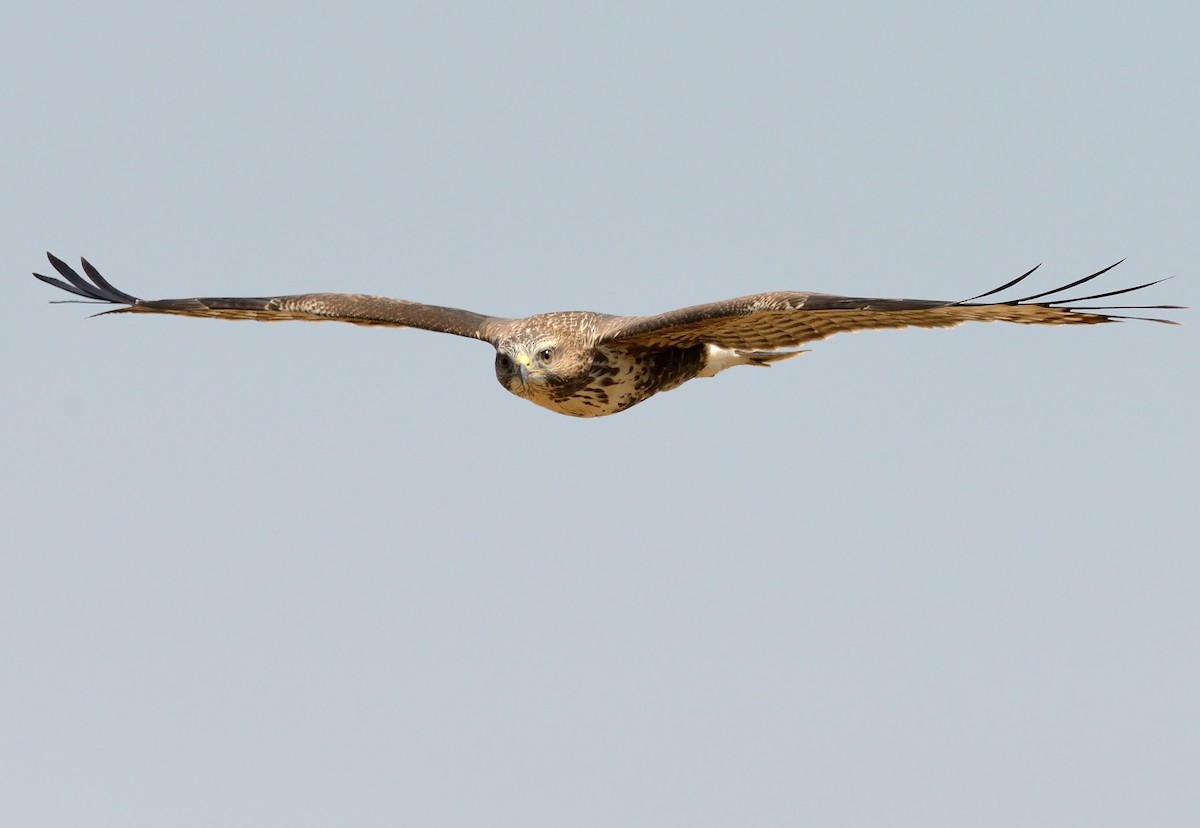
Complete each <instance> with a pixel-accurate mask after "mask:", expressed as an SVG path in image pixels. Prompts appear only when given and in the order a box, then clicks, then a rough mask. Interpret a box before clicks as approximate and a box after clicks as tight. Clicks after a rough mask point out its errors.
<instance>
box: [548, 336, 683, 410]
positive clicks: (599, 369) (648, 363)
mask: <svg viewBox="0 0 1200 828" xmlns="http://www.w3.org/2000/svg"><path fill="white" fill-rule="evenodd" d="M704 359H705V348H704V346H703V345H696V346H693V347H690V348H654V349H647V348H631V347H624V348H622V347H613V346H602V347H598V348H596V349H595V350H594V351H593V356H592V369H591V371H590V372H589V373H588V374H587V376H586V377H584V378H583V379H582V380H581V381H579V382H574V383H570V384H569V385H562V386H558V387H556V388H554V389H553V393H552V394H551V396H550V398H549V399H548V400H547V401H546V402H545V403H543V405H545V406H546V407H547V408H551V409H553V410H554V411H558V412H559V413H562V414H570V415H572V416H575V417H603V416H605V415H606V414H616V413H617V412H618V411H624V410H625V409H626V408H629V407H630V406H633V405H637V404H638V403H640V402H641V401H642V400H645V399H649V398H650V397H652V396H654V395H655V394H657V393H658V392H659V391H669V390H670V389H672V388H676V387H678V386H679V385H682V384H683V383H685V382H687V381H688V380H690V379H692V378H693V377H695V376H696V375H697V374H699V373H700V370H701V369H702V368H703V367H704Z"/></svg>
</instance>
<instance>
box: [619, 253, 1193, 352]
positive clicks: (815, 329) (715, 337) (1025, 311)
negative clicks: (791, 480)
mask: <svg viewBox="0 0 1200 828" xmlns="http://www.w3.org/2000/svg"><path fill="white" fill-rule="evenodd" d="M1117 264H1120V262H1117V263H1116V264H1112V265H1109V266H1108V267H1106V268H1104V269H1103V270H1099V271H1097V272H1095V273H1092V274H1091V275H1089V276H1085V277H1084V278H1082V279H1079V280H1076V281H1074V282H1072V283H1071V284H1069V285H1064V286H1062V287H1059V288H1055V289H1054V290H1048V291H1044V292H1042V293H1038V294H1034V295H1032V296H1026V297H1023V298H1021V299H1014V300H1010V301H1005V302H995V303H991V302H975V300H976V299H983V298H985V297H988V296H992V295H994V294H997V293H1000V292H1001V291H1004V290H1007V289H1008V288H1011V287H1014V286H1015V285H1017V284H1018V283H1020V282H1021V281H1022V280H1024V279H1025V278H1027V277H1028V276H1029V275H1030V274H1032V273H1033V272H1034V270H1037V268H1036V267H1035V268H1033V269H1032V270H1029V271H1027V272H1026V273H1023V274H1022V275H1021V276H1018V277H1017V278H1016V279H1013V280H1012V281H1011V282H1008V283H1007V284H1004V285H1001V286H1000V287H998V288H996V289H995V290H990V291H988V292H987V293H982V294H980V295H978V296H974V297H972V298H971V299H967V300H963V301H959V302H943V301H937V300H928V299H870V298H856V297H850V296H835V295H832V294H826V293H796V292H787V291H781V292H775V293H759V294H755V295H753V296H743V297H741V298H738V299H727V300H725V301H723V302H714V303H712V304H708V305H696V306H694V307H690V308H681V309H679V310H674V311H669V312H667V313H664V314H660V315H658V316H619V317H613V318H612V319H610V320H608V322H607V323H606V325H605V326H604V328H603V329H602V330H601V337H600V341H601V342H602V343H609V344H617V343H623V344H627V345H636V346H640V347H662V346H675V347H687V346H691V345H699V344H713V345H718V346H720V347H723V348H739V349H751V350H772V349H775V348H792V347H796V346H798V345H802V344H804V343H806V342H814V341H816V340H819V339H825V338H826V337H829V336H833V335H834V334H837V333H845V332H848V331H861V330H870V329H877V328H907V327H917V328H949V327H953V326H955V325H959V324H962V323H963V322H1016V323H1019V324H1026V325H1095V324H1098V323H1103V322H1113V321H1118V320H1121V319H1145V320H1146V321H1151V322H1163V323H1166V324H1169V325H1175V324H1178V323H1176V322H1173V321H1171V320H1168V319H1150V318H1147V317H1142V316H1123V315H1116V314H1110V313H1105V312H1104V311H1114V310H1144V309H1173V308H1178V307H1179V306H1178V305H1122V306H1082V305H1079V304H1077V303H1079V302H1084V301H1088V300H1092V299H1101V298H1104V297H1107V296H1118V295H1120V294H1123V293H1130V292H1133V291H1136V290H1141V289H1142V288H1147V287H1150V286H1151V285H1156V284H1158V283H1159V282H1161V281H1164V280H1162V279H1159V280H1157V281H1153V282H1147V283H1146V284H1142V285H1136V286H1134V287H1129V288H1123V289H1120V290H1112V291H1108V292H1105V293H1096V294H1092V295H1090V296H1082V297H1076V298H1073V299H1049V298H1047V297H1051V296H1053V295H1055V294H1060V293H1062V292H1063V291H1066V290H1070V289H1071V288H1074V287H1078V286H1079V285H1082V284H1084V283H1085V282H1089V281H1091V280H1092V279H1095V278H1096V277H1097V276H1100V275H1101V274H1103V273H1107V272H1108V271H1109V270H1111V269H1112V268H1114V267H1116V265H1117ZM1036 299H1042V300H1043V301H1041V302H1035V301H1033V300H1036ZM1096 311H1099V312H1098V313H1097V312H1096Z"/></svg>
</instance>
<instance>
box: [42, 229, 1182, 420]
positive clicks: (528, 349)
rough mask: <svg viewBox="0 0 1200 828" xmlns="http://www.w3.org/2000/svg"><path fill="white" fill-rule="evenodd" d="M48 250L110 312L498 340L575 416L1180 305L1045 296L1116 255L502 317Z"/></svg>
mask: <svg viewBox="0 0 1200 828" xmlns="http://www.w3.org/2000/svg"><path fill="white" fill-rule="evenodd" d="M46 255H47V257H48V258H49V259H50V264H52V265H53V266H54V269H55V270H57V271H58V273H59V274H60V275H61V276H62V277H63V278H62V279H56V278H53V277H51V276H43V275H41V274H40V273H35V274H34V276H36V277H37V278H38V279H41V280H42V281H43V282H46V283H48V284H51V285H54V286H55V287H57V288H61V289H62V290H65V291H67V292H68V293H73V294H75V295H76V296H80V297H83V299H85V300H93V301H96V302H102V303H107V304H113V305H125V306H126V307H122V308H117V309H115V310H112V311H107V312H106V313H170V314H177V315H180V316H209V317H215V318H217V319H255V320H259V321H264V322H272V321H279V320H287V319H298V320H305V321H319V320H332V321H336V322H351V323H354V324H356V325H383V326H387V327H393V328H421V329H423V330H427V331H436V332H438V333H448V334H454V335H456V336H466V337H471V338H473V339H479V340H482V341H484V342H487V343H489V344H490V345H491V346H492V347H493V348H495V349H496V362H495V365H496V379H497V380H499V381H500V384H501V385H503V386H504V387H505V388H506V389H508V390H509V391H511V392H512V393H513V394H516V395H517V396H518V397H522V398H524V399H526V400H529V401H530V402H532V403H536V404H538V405H540V406H542V407H544V408H548V409H550V410H551V411H555V412H558V413H559V414H569V415H571V416H574V417H602V416H605V415H608V414H616V413H617V412H619V411H624V410H625V409H627V408H629V407H631V406H634V405H637V404H638V403H639V402H642V401H643V400H645V399H648V398H650V397H652V396H654V395H655V394H657V393H658V392H660V391H669V390H671V389H672V388H677V387H679V386H680V385H682V384H683V383H685V382H687V381H688V380H690V379H694V378H696V377H711V376H715V375H716V374H718V373H719V372H721V371H724V370H725V369H726V368H731V367H733V366H735V365H762V366H768V365H770V364H771V363H774V362H778V361H780V360H784V359H791V358H792V357H794V356H797V355H798V354H801V353H804V351H803V350H798V347H799V346H800V345H804V344H806V343H809V342H816V341H817V340H820V339H825V338H826V337H829V336H832V335H834V334H836V333H843V332H847V331H862V330H869V329H873V328H907V327H916V328H949V327H953V326H955V325H959V324H961V323H963V322H1016V323H1019V324H1023V325H1095V324H1098V323H1102V322H1113V321H1118V320H1122V319H1141V320H1145V321H1150V322H1164V323H1166V324H1171V325H1174V324H1178V323H1176V322H1173V321H1171V320H1167V319H1150V318H1147V317H1144V316H1122V315H1116V314H1112V313H1105V312H1104V311H1118V310H1145V309H1150V308H1156V309H1175V308H1179V307H1180V306H1178V305H1105V306H1081V305H1079V304H1077V303H1078V302H1083V301H1087V300H1091V299H1100V298H1104V297H1108V296H1118V295H1121V294H1124V293H1131V292H1133V291H1136V290H1141V289H1143V288H1147V287H1150V286H1151V285H1155V284H1158V282H1161V281H1163V280H1162V279H1159V280H1157V281H1154V282H1147V283H1146V284H1142V285H1136V286H1134V287H1127V288H1122V289H1118V290H1110V291H1107V292H1104V293H1094V294H1092V295H1090V296H1081V297H1076V298H1074V299H1053V298H1050V297H1052V296H1055V295H1058V294H1061V293H1062V292H1063V291H1066V290H1070V289H1071V288H1075V287H1078V286H1079V285H1082V284H1084V283H1085V282H1089V281H1091V280H1092V279H1095V278H1096V277H1098V276H1100V275H1101V274H1104V273H1107V272H1108V271H1109V270H1111V269H1112V268H1114V267H1116V264H1120V262H1117V263H1116V264H1113V265H1109V266H1108V267H1106V268H1104V269H1103V270H1099V271H1097V272H1095V273H1093V274H1091V275H1090V276H1085V277H1083V278H1082V279H1077V280H1076V281H1074V282H1071V283H1070V284H1068V285H1063V286H1062V287H1060V288H1055V289H1054V290H1048V291H1043V292H1042V293H1036V294H1034V295H1032V296H1025V297H1023V298H1021V299H1012V300H1008V301H1003V302H979V301H977V300H980V299H986V298H987V297H990V296H994V295H995V294H998V293H1000V292H1001V291H1004V290H1007V289H1008V288H1011V287H1013V286H1015V285H1016V284H1018V283H1019V282H1021V281H1022V280H1023V279H1025V278H1026V277H1028V276H1029V275H1030V274H1031V273H1033V271H1034V270H1037V267H1034V268H1033V269H1031V270H1029V271H1028V272H1026V273H1023V274H1022V275H1020V276H1018V277H1017V278H1016V279H1013V280H1012V281H1010V282H1007V283H1006V284H1003V285H1001V286H1000V287H998V288H996V289H994V290H989V291H988V292H986V293H981V294H979V295H978V296H973V297H971V298H970V299H964V300H962V301H959V302H943V301H938V300H931V299H865V298H856V297H851V296H835V295H832V294H828V293H799V292H790V291H778V292H774V293H758V294H755V295H753V296H743V297H741V298H738V299H726V300H725V301H723V302H713V303H711V304H708V305H696V306H694V307H689V308H680V309H679V310H673V311H667V312H666V313H662V314H659V315H658V316H613V315H610V314H606V313H593V312H591V311H564V312H559V313H542V314H538V315H536V316H528V317H525V318H524V319H506V318H503V317H498V316H485V315H483V314H480V313H474V312H472V311H467V310H459V309H457V308H444V307H439V306H437V305H423V304H421V303H419V302H410V301H407V300H405V299H387V298H383V297H380V296H364V295H360V294H351V293H304V294H298V295H294V296H266V297H259V298H247V297H237V298H211V299H210V298H195V299H154V300H145V299H138V298H137V297H136V296H131V295H130V294H128V293H125V292H123V291H120V290H117V289H116V288H115V287H113V286H112V285H111V284H109V282H108V280H106V279H105V278H104V277H103V276H101V275H100V272H99V271H97V270H96V268H94V267H93V266H92V265H91V264H89V263H88V261H87V260H86V259H83V260H81V261H82V265H83V272H84V273H85V274H87V278H86V279H85V278H84V277H83V276H80V275H79V274H78V273H76V272H75V271H74V270H73V269H72V268H71V267H69V266H68V265H67V264H66V263H64V262H63V261H61V260H59V259H58V258H56V257H55V256H53V255H51V254H49V253H47V254H46ZM64 280H65V281H64ZM1034 300H1041V301H1034ZM66 301H79V300H66ZM1097 311H1100V312H1099V313H1097Z"/></svg>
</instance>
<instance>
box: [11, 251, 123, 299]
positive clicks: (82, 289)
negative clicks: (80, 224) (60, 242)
mask: <svg viewBox="0 0 1200 828" xmlns="http://www.w3.org/2000/svg"><path fill="white" fill-rule="evenodd" d="M46 259H47V260H49V262H50V264H51V265H52V266H53V267H54V269H55V270H57V271H58V274H59V275H60V276H62V277H63V278H62V279H61V280H60V279H55V278H53V277H50V276H43V275H42V274H40V273H34V274H33V275H34V276H35V277H36V278H38V279H40V280H42V281H43V282H45V283H46V284H48V285H54V287H56V288H58V289H59V290H65V291H66V292H67V293H73V294H75V295H76V296H82V297H84V298H85V299H95V300H96V301H98V302H108V303H109V304H113V305H133V304H136V303H137V301H138V300H137V298H136V297H134V296H130V295H129V294H128V293H125V292H124V291H121V290H117V289H116V288H115V287H113V286H112V285H111V284H109V282H108V280H107V279H105V278H104V277H103V276H101V275H100V271H98V270H96V268H95V267H93V266H92V264H91V263H90V262H89V261H88V260H87V259H80V262H81V263H82V265H83V272H84V273H86V274H87V276H88V279H91V281H90V282H89V281H88V280H87V279H85V278H83V277H82V276H80V275H79V274H78V273H76V272H75V269H74V268H72V267H71V266H70V265H69V264H67V263H66V262H64V261H63V260H62V259H60V258H58V257H57V256H55V255H54V254H53V253H51V252H50V251H49V250H47V251H46Z"/></svg>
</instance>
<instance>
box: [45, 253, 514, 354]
mask: <svg viewBox="0 0 1200 828" xmlns="http://www.w3.org/2000/svg"><path fill="white" fill-rule="evenodd" d="M46 256H47V258H49V259H50V264H52V265H53V266H54V269H55V270H57V271H58V273H59V275H61V276H62V277H63V278H62V279H56V278H54V277H52V276H43V275H42V274H40V273H35V274H33V275H34V276H36V277H37V278H39V279H41V280H42V281H43V282H46V283H47V284H50V285H54V286H55V287H56V288H60V289H62V290H65V291H67V292H68V293H73V294H75V295H76V296H80V297H83V299H85V300H93V301H96V302H101V303H106V304H112V305H128V307H124V308H117V309H115V310H111V311H107V313H172V314H177V315H179V316H210V317H214V318H216V319H255V320H258V321H260V322H275V321H283V320H290V319H298V320H304V321H310V322H312V321H334V322H351V323H353V324H355V325H384V326H388V327H393V328H421V329H423V330H427V331H437V332H439V333H448V334H455V335H457V336H467V337H471V338H473V339H482V340H485V341H489V342H491V341H493V340H492V336H493V333H494V331H495V330H496V328H497V327H498V326H499V325H501V324H503V323H504V322H507V321H508V320H506V319H502V318H499V317H495V316H484V315H483V314H479V313H472V312H471V311H466V310H459V309H458V308H443V307H438V306H437V305H423V304H421V303H419V302H408V301H405V300H404V299H387V298H385V297H382V296H362V295H359V294H354V293H303V294H298V295H295V296H264V297H257V298H255V297H228V298H195V299H154V300H145V299H138V298H137V297H135V296H130V295H129V294H128V293H125V292H124V291H120V290H117V289H116V288H115V287H113V286H112V285H111V284H109V283H108V280H107V279H105V278H104V277H103V276H101V275H100V272H99V271H98V270H96V268H94V267H92V265H91V264H90V263H89V262H88V261H87V259H82V260H81V263H82V264H83V272H84V273H85V274H87V277H88V278H87V279H85V278H84V277H82V276H80V275H79V274H78V273H76V272H75V271H74V270H73V269H72V268H71V267H70V266H68V265H67V264H66V263H65V262H63V261H61V260H60V259H58V258H57V257H55V256H53V255H52V254H50V253H47V254H46ZM64 280H65V281H64ZM89 280H90V281H89ZM68 301H70V300H68Z"/></svg>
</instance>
